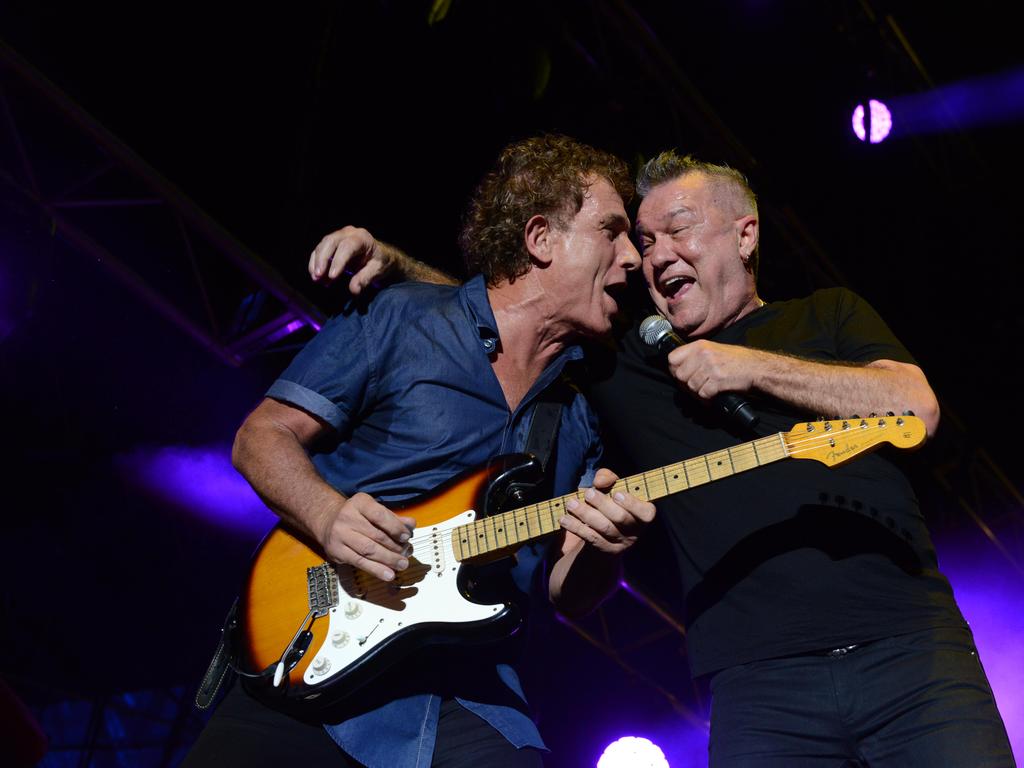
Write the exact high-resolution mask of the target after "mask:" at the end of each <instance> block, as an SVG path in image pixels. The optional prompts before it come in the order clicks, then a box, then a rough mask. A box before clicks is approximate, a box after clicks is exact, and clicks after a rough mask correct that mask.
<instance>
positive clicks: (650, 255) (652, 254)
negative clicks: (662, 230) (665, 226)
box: [644, 234, 677, 267]
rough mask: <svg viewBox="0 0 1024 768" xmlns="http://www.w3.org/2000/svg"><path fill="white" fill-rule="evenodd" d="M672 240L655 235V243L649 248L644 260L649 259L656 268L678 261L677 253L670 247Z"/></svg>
mask: <svg viewBox="0 0 1024 768" xmlns="http://www.w3.org/2000/svg"><path fill="white" fill-rule="evenodd" d="M670 243H671V238H670V237H667V236H663V235H660V234H658V235H655V236H654V242H653V243H651V244H650V245H649V246H648V247H647V252H646V253H645V254H644V258H646V259H649V260H650V262H651V265H652V266H654V267H664V266H667V265H668V264H671V263H672V262H673V261H675V260H676V258H677V256H676V254H675V251H673V250H672V246H671V245H670Z"/></svg>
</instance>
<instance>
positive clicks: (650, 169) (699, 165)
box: [636, 149, 758, 276]
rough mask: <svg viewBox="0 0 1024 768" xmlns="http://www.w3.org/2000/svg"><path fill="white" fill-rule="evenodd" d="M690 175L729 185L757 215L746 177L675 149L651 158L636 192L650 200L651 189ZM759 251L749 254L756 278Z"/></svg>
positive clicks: (637, 180) (755, 199)
mask: <svg viewBox="0 0 1024 768" xmlns="http://www.w3.org/2000/svg"><path fill="white" fill-rule="evenodd" d="M691 173H702V174H704V175H705V176H709V177H711V178H712V179H715V180H719V181H723V182H726V183H727V184H729V185H730V186H731V187H732V188H733V189H734V190H735V191H736V192H738V193H739V196H740V199H741V201H742V204H743V205H744V207H746V208H747V209H748V212H749V213H753V214H754V215H755V216H756V215H757V195H755V194H754V190H752V189H751V188H750V182H748V181H747V177H746V176H744V175H743V174H742V173H740V172H739V171H737V170H736V169H735V168H730V167H729V166H728V165H715V164H714V163H706V162H704V161H703V160H698V159H696V158H695V157H693V155H680V154H678V153H677V152H676V151H675V150H674V149H669V150H666V151H665V152H662V153H661V154H659V155H658V156H657V157H654V158H651V159H650V160H648V161H647V162H646V163H644V165H643V167H642V168H641V169H640V171H639V173H637V175H636V189H637V193H638V194H639V195H640V197H647V195H649V194H650V193H651V190H652V189H654V188H655V187H657V186H658V185H659V184H664V183H665V182H667V181H673V180H674V179H678V178H681V177H683V176H688V175H689V174H691ZM757 262H758V249H757V248H755V249H754V252H753V253H752V254H750V262H749V263H750V267H751V269H753V272H754V275H755V276H756V275H757Z"/></svg>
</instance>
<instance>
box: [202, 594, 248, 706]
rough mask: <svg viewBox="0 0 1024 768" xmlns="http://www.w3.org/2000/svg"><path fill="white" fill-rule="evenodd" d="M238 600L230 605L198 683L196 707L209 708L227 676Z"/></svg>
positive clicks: (236, 619)
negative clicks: (215, 646) (208, 663)
mask: <svg viewBox="0 0 1024 768" xmlns="http://www.w3.org/2000/svg"><path fill="white" fill-rule="evenodd" d="M237 613H238V600H235V602H234V603H233V604H232V605H231V610H230V611H228V615H227V618H225V619H224V627H223V628H222V629H221V631H220V642H219V643H217V650H216V651H214V652H213V658H212V659H210V666H208V667H207V668H206V674H205V675H203V680H202V682H201V683H199V690H198V691H196V698H195V703H196V707H197V708H198V709H203V710H206V709H209V708H210V705H211V704H213V700H214V699H215V698H216V696H217V692H218V691H219V690H220V687H221V685H222V684H223V683H224V678H225V677H227V674H228V671H229V670H230V669H231V668H232V666H231V656H232V650H231V646H232V643H231V640H232V637H233V636H234V631H235V627H237V626H238V616H237Z"/></svg>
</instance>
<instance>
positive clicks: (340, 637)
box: [331, 632, 348, 648]
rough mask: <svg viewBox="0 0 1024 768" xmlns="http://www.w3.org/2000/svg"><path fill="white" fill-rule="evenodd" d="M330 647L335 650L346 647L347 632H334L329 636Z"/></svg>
mask: <svg viewBox="0 0 1024 768" xmlns="http://www.w3.org/2000/svg"><path fill="white" fill-rule="evenodd" d="M331 645H333V646H334V647H335V648H344V647H345V646H346V645H348V632H335V633H334V634H333V635H331Z"/></svg>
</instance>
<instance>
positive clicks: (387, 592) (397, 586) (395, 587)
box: [349, 425, 888, 600]
mask: <svg viewBox="0 0 1024 768" xmlns="http://www.w3.org/2000/svg"><path fill="white" fill-rule="evenodd" d="M887 428H888V426H884V427H883V426H880V425H869V427H868V429H870V430H873V433H869V432H868V429H864V428H861V427H854V428H852V429H860V430H862V432H861V434H863V435H864V436H865V438H867V437H869V436H874V435H877V433H878V432H880V431H881V430H883V429H887ZM852 429H846V430H843V431H841V432H837V433H828V432H822V433H807V435H806V436H803V435H802V436H801V437H800V438H797V439H792V440H791V442H790V443H789V444H786V443H785V440H784V439H783V438H784V437H785V436H786V435H789V434H790V433H786V432H781V433H777V434H775V435H768V436H767V437H765V438H760V440H767V441H768V442H770V443H773V442H774V440H775V439H776V438H778V439H780V446H779V447H781V448H783V449H784V453H783V455H782V456H780V457H779V458H780V459H781V458H787V457H796V456H797V455H798V454H802V453H808V452H811V451H818V450H820V449H821V448H823V447H825V446H828V445H830V441H833V440H834V439H835V437H836V436H837V435H849V434H851V433H852ZM754 442H758V441H754ZM744 448H750V449H751V450H754V445H753V443H744V444H741V445H739V446H734V447H733V448H732V449H723V452H728V451H734V450H736V449H744ZM715 453H719V452H715ZM701 459H705V460H706V459H707V455H705V456H696V457H693V458H691V459H685V460H683V461H680V462H676V463H674V464H669V465H666V466H665V467H661V468H659V469H653V470H648V471H647V472H642V473H639V475H634V476H631V477H632V478H636V477H640V476H644V475H649V474H651V473H657V472H659V471H665V470H668V469H669V468H670V467H674V466H678V465H681V464H685V463H686V462H688V461H695V460H696V461H700V460H701ZM766 463H773V462H766ZM756 466H760V465H755V467H756ZM755 467H750V469H753V468H755ZM741 471H743V470H737V471H733V472H730V473H729V475H725V476H723V477H721V478H711V477H710V475H709V480H708V482H713V481H714V480H715V479H725V477H731V476H732V475H733V474H739V472H741ZM628 479H631V478H622V479H620V481H618V482H617V483H616V485H619V484H620V483H621V482H622V481H623V480H628ZM705 484H706V483H698V484H697V485H705ZM613 487H614V486H613ZM692 487H696V486H695V485H688V486H687V487H686V488H680V489H679V490H678V491H671V492H669V493H667V494H665V495H673V494H674V493H679V492H682V491H685V490H688V489H689V488H692ZM666 488H667V485H666ZM580 493H582V491H580ZM575 495H576V494H565V495H564V496H561V497H557V498H556V499H549V500H548V501H546V502H539V503H538V504H535V505H533V504H531V505H527V506H525V507H519V508H517V509H514V510H510V511H509V512H508V513H506V514H513V515H514V514H515V513H516V512H523V514H524V515H525V516H527V517H529V516H530V515H533V516H534V517H535V519H536V520H537V525H538V527H539V528H543V520H542V517H541V515H542V511H543V510H542V509H541V507H542V506H544V505H550V503H551V502H553V501H556V500H561V499H569V498H570V497H573V496H575ZM659 498H661V497H659ZM530 507H536V510H535V511H534V512H532V513H531V512H526V511H525V510H529V509H530ZM546 511H547V513H548V515H550V507H549V509H548V510H546ZM560 516H561V515H559V517H560ZM486 519H487V518H481V521H482V520H486ZM513 519H514V518H513ZM474 522H480V521H474ZM472 524H473V523H468V524H463V525H460V526H457V527H456V528H453V529H448V530H445V531H442V532H441V533H440V534H436V535H435V534H430V535H425V536H420V537H416V536H414V537H412V538H411V539H410V540H409V542H408V543H409V544H411V545H413V549H414V551H415V545H416V544H419V545H421V546H422V545H423V544H424V543H425V542H434V541H438V540H440V544H445V545H447V544H450V543H451V540H452V537H453V535H454V534H455V532H456V531H457V530H458V529H459V528H463V527H466V526H469V525H472ZM557 530H558V528H557V527H555V528H553V529H552V530H551V531H548V532H546V533H544V534H539V535H547V534H548V533H554V532H555V531H557ZM506 538H507V537H506ZM529 538H534V537H533V536H531V537H529ZM528 540H529V539H528ZM518 543H519V542H514V543H512V544H509V545H508V547H514V546H516V544H518ZM502 548H503V547H495V548H494V549H492V550H490V551H492V552H493V551H495V550H500V549H502ZM447 551H449V552H451V549H450V548H447ZM420 562H421V563H422V562H423V561H420ZM455 562H461V561H459V560H455ZM423 564H424V565H426V563H423ZM349 567H351V568H352V569H353V571H355V572H356V576H355V578H356V579H360V578H362V579H373V580H374V582H375V584H374V585H372V586H370V587H368V588H367V589H366V590H364V591H362V592H359V593H357V594H356V595H354V596H355V597H357V598H359V599H363V600H365V599H367V598H370V599H371V600H372V599H373V598H383V597H386V596H390V597H391V598H392V599H395V598H397V595H396V593H397V592H398V591H399V590H401V589H403V588H404V589H408V588H412V587H414V586H415V584H416V583H417V582H418V581H419V579H417V581H414V582H411V583H406V582H403V580H402V576H403V574H408V571H399V572H397V573H396V578H395V580H394V581H383V580H381V579H378V578H376V577H375V576H372V575H370V574H367V573H365V572H363V571H359V569H356V568H355V567H354V566H349ZM444 567H447V565H446V564H445V565H444ZM431 570H432V569H431V568H430V566H427V570H426V571H425V573H424V575H425V574H426V573H430V572H431Z"/></svg>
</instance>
